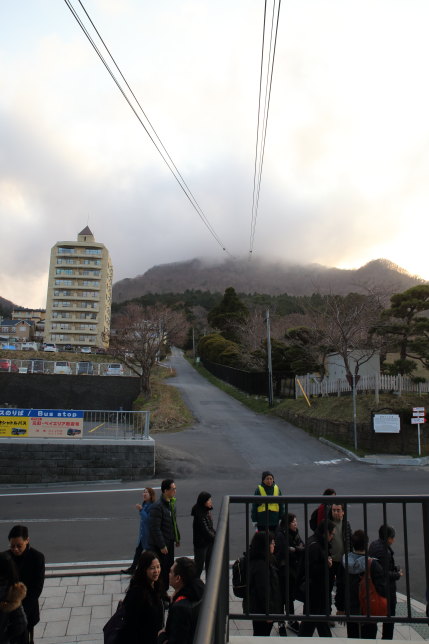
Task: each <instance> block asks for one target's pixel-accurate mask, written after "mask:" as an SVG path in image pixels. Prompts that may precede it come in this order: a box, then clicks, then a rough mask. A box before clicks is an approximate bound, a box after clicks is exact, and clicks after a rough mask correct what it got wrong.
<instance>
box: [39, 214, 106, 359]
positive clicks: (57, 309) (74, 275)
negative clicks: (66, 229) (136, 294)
mask: <svg viewBox="0 0 429 644" xmlns="http://www.w3.org/2000/svg"><path fill="white" fill-rule="evenodd" d="M112 278H113V269H112V263H111V261H110V256H109V252H108V250H107V248H106V247H105V246H104V244H100V243H98V242H96V241H95V239H94V235H93V234H92V232H91V231H90V229H89V228H88V226H86V227H85V228H84V229H83V230H82V231H81V232H80V233H79V234H78V236H77V241H75V242H73V241H60V242H57V243H56V244H55V246H53V248H52V250H51V263H50V266H49V281H48V294H47V299H46V320H45V334H44V340H45V342H54V343H55V344H56V345H58V347H61V346H64V345H65V344H71V345H73V346H74V347H77V348H81V347H84V346H85V347H92V348H96V347H98V348H107V347H108V346H109V334H110V313H111V305H112Z"/></svg>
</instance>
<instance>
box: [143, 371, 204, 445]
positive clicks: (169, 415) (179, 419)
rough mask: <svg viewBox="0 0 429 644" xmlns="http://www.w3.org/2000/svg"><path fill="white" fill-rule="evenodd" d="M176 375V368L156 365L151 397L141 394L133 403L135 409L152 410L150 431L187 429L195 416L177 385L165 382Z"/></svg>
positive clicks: (153, 432) (151, 381) (152, 378)
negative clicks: (173, 385)
mask: <svg viewBox="0 0 429 644" xmlns="http://www.w3.org/2000/svg"><path fill="white" fill-rule="evenodd" d="M175 375H176V373H175V371H174V369H170V368H162V367H155V368H154V369H153V371H152V375H151V379H150V384H151V388H152V395H151V397H150V398H147V397H145V396H144V395H143V394H141V395H140V396H139V397H138V398H136V400H135V401H134V403H133V409H134V410H135V411H138V410H140V409H144V410H147V411H150V432H151V434H156V433H159V432H172V431H179V430H181V429H185V427H189V425H191V424H192V423H193V422H194V418H193V416H192V414H191V412H190V410H189V409H188V407H187V406H186V405H185V403H184V402H183V400H182V397H181V395H180V392H179V390H178V389H176V387H172V386H170V385H167V384H165V382H164V380H165V379H167V378H172V377H174V376H175Z"/></svg>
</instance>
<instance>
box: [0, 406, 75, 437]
mask: <svg viewBox="0 0 429 644" xmlns="http://www.w3.org/2000/svg"><path fill="white" fill-rule="evenodd" d="M82 436H83V411H77V410H71V409H10V408H0V437H13V438H82Z"/></svg>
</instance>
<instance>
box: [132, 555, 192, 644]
mask: <svg viewBox="0 0 429 644" xmlns="http://www.w3.org/2000/svg"><path fill="white" fill-rule="evenodd" d="M169 579H170V585H171V586H172V587H173V588H174V595H173V596H172V598H171V605H170V608H169V611H168V617H167V623H166V626H165V630H162V631H160V632H159V633H158V644H192V643H193V641H194V635H195V630H196V627H197V622H198V615H199V611H200V607H201V602H202V598H203V594H204V588H205V587H204V583H203V582H202V581H201V579H199V578H198V576H197V569H196V567H195V564H194V562H193V561H192V559H189V558H188V557H179V558H178V559H176V560H175V561H174V563H173V565H172V566H171V568H170V572H169ZM142 641H143V640H142Z"/></svg>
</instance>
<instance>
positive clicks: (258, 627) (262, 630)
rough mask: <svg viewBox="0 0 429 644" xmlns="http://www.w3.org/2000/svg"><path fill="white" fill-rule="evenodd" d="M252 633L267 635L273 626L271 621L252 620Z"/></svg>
mask: <svg viewBox="0 0 429 644" xmlns="http://www.w3.org/2000/svg"><path fill="white" fill-rule="evenodd" d="M252 624H253V635H254V636H255V635H269V634H270V633H271V629H272V627H273V623H272V622H256V621H255V622H252Z"/></svg>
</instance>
